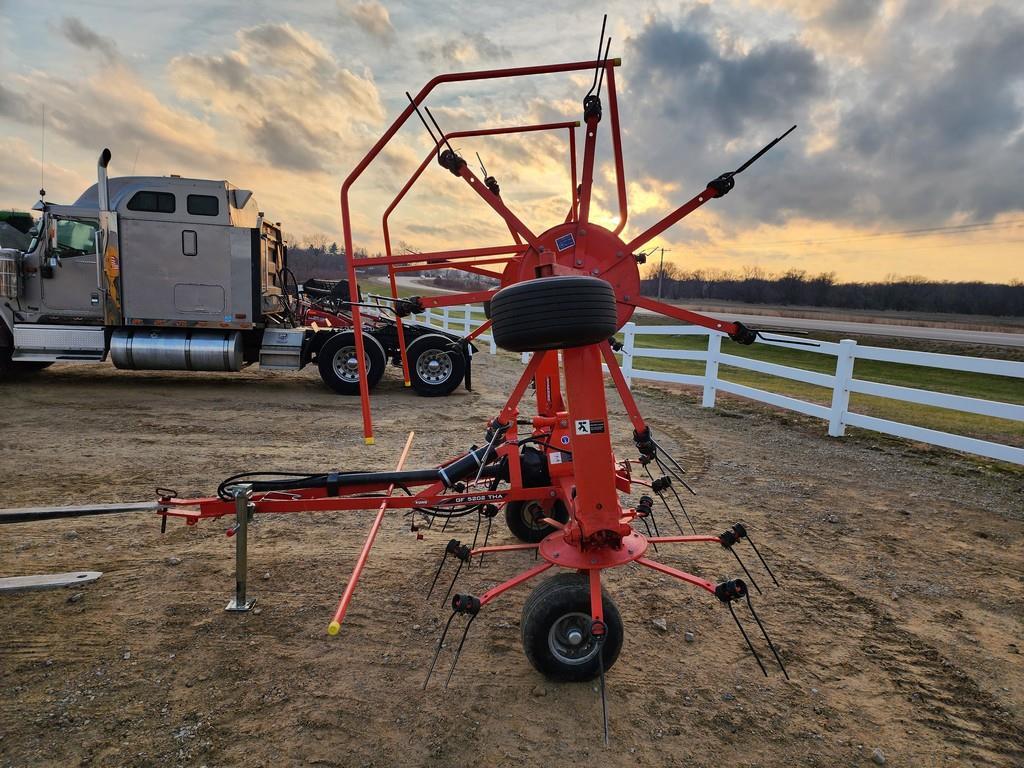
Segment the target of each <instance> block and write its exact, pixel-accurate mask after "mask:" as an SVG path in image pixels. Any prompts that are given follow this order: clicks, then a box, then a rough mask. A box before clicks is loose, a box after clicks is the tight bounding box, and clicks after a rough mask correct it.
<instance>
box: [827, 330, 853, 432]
mask: <svg viewBox="0 0 1024 768" xmlns="http://www.w3.org/2000/svg"><path fill="white" fill-rule="evenodd" d="M856 354H857V342H856V341H854V340H853V339H843V340H841V341H840V342H839V350H838V352H836V380H835V383H834V384H833V385H832V386H833V389H832V413H831V415H830V416H829V420H828V434H829V436H830V437H842V436H843V435H844V434H846V424H845V420H846V411H847V410H848V409H849V407H850V379H852V378H853V361H854V358H855V357H856Z"/></svg>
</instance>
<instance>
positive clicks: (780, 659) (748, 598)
mask: <svg viewBox="0 0 1024 768" xmlns="http://www.w3.org/2000/svg"><path fill="white" fill-rule="evenodd" d="M747 607H748V608H749V609H750V615H751V616H753V617H754V621H756V622H757V626H759V627H760V628H761V634H762V635H764V639H765V642H767V643H768V647H769V648H771V649H772V653H773V654H774V655H775V660H776V661H777V662H778V663H779V669H781V670H782V674H784V675H785V676H786V679H787V680H789V672H787V671H786V665H785V664H783V663H782V658H781V657H780V656H779V652H778V651H777V650H775V644H774V643H773V642H772V639H771V638H770V637H768V630H766V629H765V628H764V624H762V623H761V619H760V618H758V616H757V612H756V611H755V610H754V604H753V603H752V602H750V595H749V594H747Z"/></svg>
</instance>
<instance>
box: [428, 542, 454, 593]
mask: <svg viewBox="0 0 1024 768" xmlns="http://www.w3.org/2000/svg"><path fill="white" fill-rule="evenodd" d="M447 560H448V550H447V548H446V549H445V551H444V554H443V555H442V556H441V562H440V564H439V565H438V566H437V571H436V572H435V573H434V580H433V581H432V582H430V591H429V592H427V596H426V597H425V598H424V599H425V600H429V599H430V596H431V595H432V594H434V587H435V586H437V578H438V576H440V575H441V569H442V568H444V564H445V562H446V561H447Z"/></svg>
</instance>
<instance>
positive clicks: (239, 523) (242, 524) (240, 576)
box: [224, 485, 256, 613]
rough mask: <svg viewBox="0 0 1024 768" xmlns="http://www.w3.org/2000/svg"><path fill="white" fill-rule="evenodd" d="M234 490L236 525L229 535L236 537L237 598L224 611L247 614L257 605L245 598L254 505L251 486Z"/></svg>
mask: <svg viewBox="0 0 1024 768" xmlns="http://www.w3.org/2000/svg"><path fill="white" fill-rule="evenodd" d="M233 490H234V495H235V525H234V527H232V528H231V530H229V531H228V535H231V536H234V537H235V596H234V598H232V599H231V600H230V601H229V602H228V604H227V607H226V608H225V609H224V610H225V611H231V612H233V613H245V612H246V611H248V610H250V609H251V608H252V607H253V606H254V605H255V604H256V598H255V597H252V598H248V599H247V598H246V596H245V580H246V573H247V571H248V562H247V560H248V548H249V514H250V513H251V511H252V509H253V507H254V505H253V503H252V486H251V485H236V486H235V487H234V489H233Z"/></svg>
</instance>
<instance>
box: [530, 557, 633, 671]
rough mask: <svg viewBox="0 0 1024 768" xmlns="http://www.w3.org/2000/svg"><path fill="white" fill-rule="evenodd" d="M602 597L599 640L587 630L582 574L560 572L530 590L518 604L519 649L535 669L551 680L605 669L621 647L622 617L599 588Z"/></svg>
mask: <svg viewBox="0 0 1024 768" xmlns="http://www.w3.org/2000/svg"><path fill="white" fill-rule="evenodd" d="M601 598H602V605H603V611H604V623H605V625H606V630H605V640H604V643H603V644H602V643H599V642H598V640H597V638H596V637H594V636H593V635H592V634H591V632H590V627H591V622H592V618H591V614H590V584H589V581H588V579H587V575H586V574H583V573H559V574H558V575H556V576H553V577H551V578H550V579H547V580H546V581H543V582H541V583H540V585H539V586H538V587H537V588H536V589H534V590H533V592H531V593H530V596H529V597H527V598H526V602H525V603H524V604H523V618H522V624H521V628H522V637H523V650H524V651H525V652H526V658H528V659H529V660H530V663H531V664H533V666H534V668H535V669H536V670H537V671H538V672H540V673H541V674H542V675H544V676H545V677H548V678H550V679H552V680H557V681H564V682H583V681H586V680H593V679H594V678H595V677H597V676H598V675H600V674H601V667H600V665H601V664H602V663H603V664H604V669H605V671H607V670H609V669H611V667H612V665H613V664H614V663H615V660H616V659H617V658H618V657H619V651H620V650H622V617H621V616H619V609H618V608H616V607H615V603H614V602H613V601H612V599H611V598H610V597H608V595H607V594H605V593H604V592H602V594H601ZM602 645H603V648H602ZM598 654H602V656H603V662H602V659H601V658H599V656H598Z"/></svg>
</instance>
